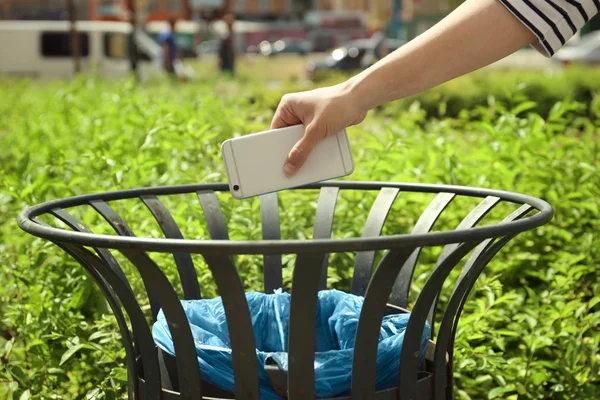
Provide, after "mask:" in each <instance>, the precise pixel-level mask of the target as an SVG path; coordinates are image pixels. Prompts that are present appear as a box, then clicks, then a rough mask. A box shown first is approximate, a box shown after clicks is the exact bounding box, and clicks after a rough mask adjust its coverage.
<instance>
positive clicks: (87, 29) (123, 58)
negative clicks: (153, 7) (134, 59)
mask: <svg viewBox="0 0 600 400" xmlns="http://www.w3.org/2000/svg"><path fill="white" fill-rule="evenodd" d="M75 26H76V30H77V32H78V33H79V35H80V36H79V47H80V51H79V54H80V60H81V71H82V72H83V73H86V72H93V73H96V74H98V75H100V76H103V77H107V78H121V77H126V76H128V75H129V74H130V71H131V63H130V60H129V57H128V51H127V49H128V35H129V34H130V32H131V29H132V28H131V25H130V24H128V23H126V22H104V21H77V22H76V24H75ZM70 28H71V24H70V22H69V21H0V54H1V55H0V75H6V76H26V77H35V78H41V79H52V78H69V77H72V76H73V75H74V71H75V68H74V60H73V53H72V49H71V41H70ZM134 37H135V41H136V44H137V48H138V70H139V76H140V79H142V80H146V79H148V78H151V77H155V76H156V77H158V76H162V75H164V72H163V69H162V63H161V54H162V50H161V48H160V46H159V45H158V43H156V42H155V41H154V40H153V39H152V38H151V37H150V36H148V35H147V34H146V33H144V32H143V31H137V32H136V34H135V36H134Z"/></svg>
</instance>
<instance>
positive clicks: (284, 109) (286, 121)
mask: <svg viewBox="0 0 600 400" xmlns="http://www.w3.org/2000/svg"><path fill="white" fill-rule="evenodd" d="M293 108H294V107H293V100H291V99H290V97H289V96H288V95H285V96H283V98H282V99H281V102H280V103H279V106H277V110H276V111H275V115H274V116H273V120H272V121H271V129H279V128H285V127H286V126H292V125H298V124H301V123H302V121H301V120H300V117H298V115H296V113H294V112H293Z"/></svg>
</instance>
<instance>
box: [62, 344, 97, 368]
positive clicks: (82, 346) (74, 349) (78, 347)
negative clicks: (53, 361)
mask: <svg viewBox="0 0 600 400" xmlns="http://www.w3.org/2000/svg"><path fill="white" fill-rule="evenodd" d="M85 348H88V349H90V348H91V346H89V345H86V344H85V343H80V344H76V345H75V346H73V347H71V348H69V349H68V350H67V351H65V352H64V354H63V355H62V357H61V358H60V363H59V364H58V365H63V364H64V363H66V362H67V361H69V359H70V358H71V357H73V356H74V355H75V353H77V352H78V351H79V350H81V349H85ZM91 349H93V348H91Z"/></svg>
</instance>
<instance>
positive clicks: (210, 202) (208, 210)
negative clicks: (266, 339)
mask: <svg viewBox="0 0 600 400" xmlns="http://www.w3.org/2000/svg"><path fill="white" fill-rule="evenodd" d="M198 199H199V200H200V204H201V206H202V210H203V211H204V215H205V218H206V223H207V226H208V231H209V234H210V237H211V239H217V240H228V239H229V234H228V233H227V224H226V223H225V217H224V215H223V212H222V210H221V205H220V204H219V200H218V199H217V196H216V195H215V194H214V192H212V191H204V192H198ZM204 259H205V260H206V263H207V264H208V267H209V268H210V270H211V272H212V275H213V277H214V279H215V282H216V284H217V288H218V290H219V295H220V296H221V299H222V301H223V307H224V309H225V318H226V319H227V326H228V330H229V340H230V342H231V355H232V362H233V374H234V381H235V395H236V398H239V399H249V400H251V399H256V400H258V399H259V395H260V393H259V383H258V382H259V381H258V364H257V359H256V344H255V342H254V330H253V328H252V319H251V317H250V310H249V308H248V302H247V301H246V296H245V293H244V285H243V284H242V281H241V280H240V277H239V274H238V271H237V268H236V267H235V264H234V262H233V258H232V257H231V256H214V255H204Z"/></svg>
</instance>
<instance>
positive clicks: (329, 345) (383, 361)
mask: <svg viewBox="0 0 600 400" xmlns="http://www.w3.org/2000/svg"><path fill="white" fill-rule="evenodd" d="M246 299H247V301H248V307H249V309H250V315H251V317H252V326H253V328H254V339H255V341H256V358H257V360H258V366H259V379H260V398H261V399H266V400H271V399H281V398H282V397H280V396H279V395H278V394H277V392H276V391H275V389H274V387H273V386H272V384H271V381H270V380H269V376H268V375H267V372H266V370H265V365H266V363H267V361H269V362H272V361H273V360H274V361H275V362H276V363H277V365H278V366H279V368H280V369H281V370H283V371H286V372H287V370H288V354H287V352H286V351H287V338H288V323H289V316H290V295H289V294H288V293H284V292H282V291H281V290H277V291H275V293H273V294H264V293H258V292H249V293H246ZM363 301H364V298H363V297H361V296H355V295H352V294H347V293H344V292H341V291H337V290H323V291H321V292H319V301H318V306H317V324H316V326H317V332H316V353H315V364H314V365H315V393H316V396H317V398H331V397H337V396H347V395H349V394H350V387H351V381H352V380H351V379H352V356H353V348H354V340H355V336H356V329H357V327H358V319H359V316H360V310H361V308H362V304H363ZM181 303H182V306H183V309H184V310H185V313H186V315H187V318H188V320H189V321H190V326H191V329H192V334H193V336H194V343H195V346H196V356H197V358H198V363H199V364H200V370H201V374H202V376H201V377H202V379H203V380H205V381H207V382H209V383H211V384H213V385H215V386H217V387H218V388H220V389H223V390H226V391H229V392H234V379H233V364H232V357H231V345H230V342H229V333H228V330H227V320H226V318H225V312H224V308H223V303H222V301H221V298H220V297H217V298H214V299H207V300H184V301H182V302H181ZM409 316H410V314H395V315H387V316H385V317H384V319H383V324H382V327H381V330H380V333H379V345H378V351H377V380H376V388H377V390H383V389H388V388H391V387H394V386H397V384H398V367H399V362H400V360H399V358H400V353H401V348H402V343H403V341H404V332H405V330H406V326H407V324H408V319H409ZM152 334H153V337H154V341H155V342H156V344H157V345H158V346H159V347H160V348H161V349H162V350H163V351H166V352H167V353H169V354H171V355H173V356H174V355H175V350H174V346H173V339H172V337H171V333H170V332H169V327H168V324H167V320H166V319H165V316H164V314H163V311H162V310H161V311H160V313H159V314H158V318H157V321H156V323H155V324H154V326H153V328H152ZM429 335H430V327H429V325H428V324H426V325H425V329H424V331H423V334H422V336H421V353H420V356H419V362H422V360H423V357H424V353H425V347H426V346H427V341H428V339H429Z"/></svg>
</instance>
